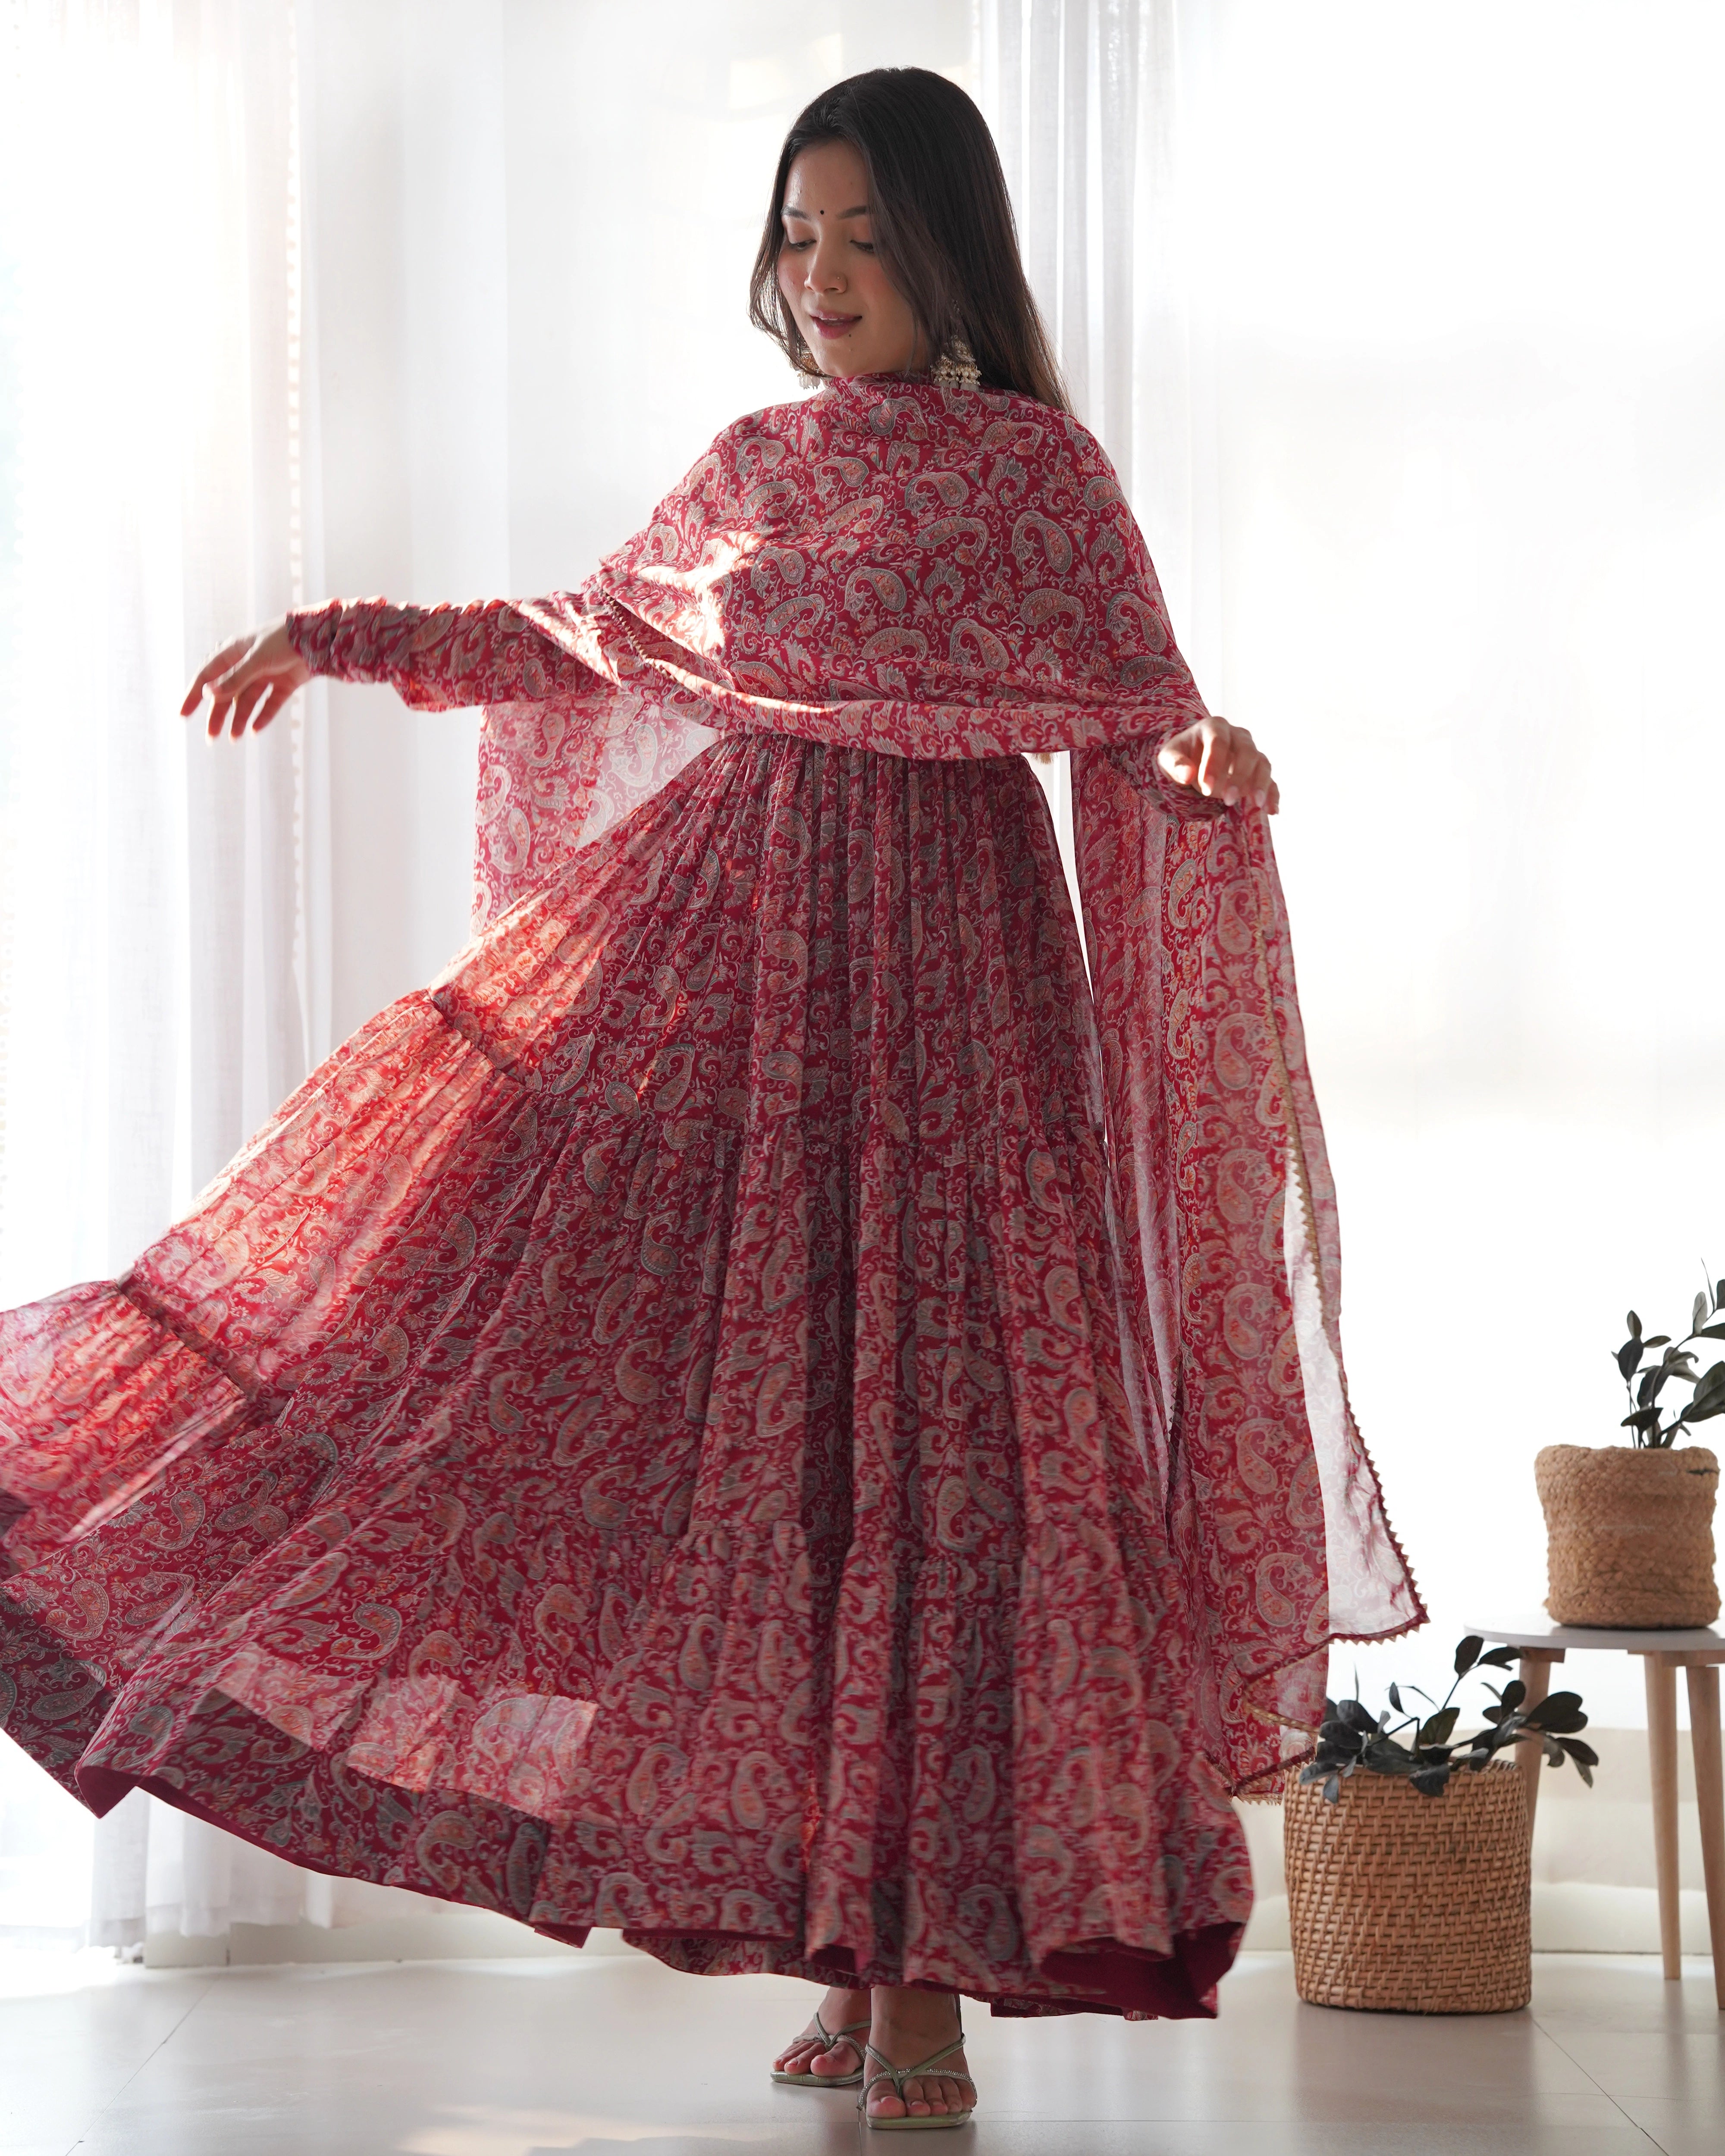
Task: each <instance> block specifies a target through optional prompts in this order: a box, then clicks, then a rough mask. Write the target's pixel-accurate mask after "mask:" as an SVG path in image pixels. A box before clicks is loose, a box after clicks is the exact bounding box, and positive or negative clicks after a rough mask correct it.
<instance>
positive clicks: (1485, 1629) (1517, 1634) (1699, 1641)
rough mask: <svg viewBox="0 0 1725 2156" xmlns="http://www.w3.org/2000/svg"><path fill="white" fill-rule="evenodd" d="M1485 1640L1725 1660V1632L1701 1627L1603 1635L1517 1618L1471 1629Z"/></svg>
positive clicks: (1558, 1648)
mask: <svg viewBox="0 0 1725 2156" xmlns="http://www.w3.org/2000/svg"><path fill="white" fill-rule="evenodd" d="M1466 1630H1468V1631H1470V1632H1476V1633H1478V1635H1480V1637H1481V1639H1482V1640H1497V1641H1501V1642H1502V1645H1505V1646H1507V1647H1548V1648H1549V1649H1551V1650H1553V1652H1554V1653H1555V1652H1560V1651H1562V1650H1567V1649H1571V1648H1573V1649H1574V1650H1576V1651H1577V1652H1578V1653H1579V1652H1580V1651H1582V1650H1584V1649H1588V1648H1604V1649H1607V1650H1609V1649H1611V1648H1616V1649H1618V1650H1620V1651H1623V1652H1626V1653H1629V1654H1631V1655H1702V1654H1707V1653H1709V1652H1712V1653H1717V1654H1718V1655H1721V1656H1725V1632H1720V1631H1715V1630H1711V1629H1709V1628H1708V1627H1707V1626H1700V1627H1698V1628H1697V1629H1696V1630H1693V1631H1688V1632H1603V1631H1594V1630H1590V1629H1589V1627H1587V1626H1585V1625H1553V1622H1552V1621H1551V1620H1550V1618H1549V1617H1543V1616H1540V1617H1514V1618H1511V1619H1508V1620H1503V1621H1500V1622H1499V1623H1497V1624H1496V1625H1478V1624H1473V1625H1468V1626H1467V1627H1466Z"/></svg>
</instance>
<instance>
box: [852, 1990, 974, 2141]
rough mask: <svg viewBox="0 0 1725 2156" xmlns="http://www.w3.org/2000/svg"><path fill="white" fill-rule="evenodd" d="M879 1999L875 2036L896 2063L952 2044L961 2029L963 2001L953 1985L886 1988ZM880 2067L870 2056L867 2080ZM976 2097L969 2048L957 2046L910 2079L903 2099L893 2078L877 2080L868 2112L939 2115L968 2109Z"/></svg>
mask: <svg viewBox="0 0 1725 2156" xmlns="http://www.w3.org/2000/svg"><path fill="white" fill-rule="evenodd" d="M873 1999H874V2017H873V2025H872V2026H871V2027H870V2030H869V2041H870V2044H872V2045H873V2046H874V2047H875V2050H876V2051H878V2052H879V2053H880V2056H881V2057H882V2058H884V2059H887V2060H890V2061H891V2063H892V2064H893V2065H894V2066H915V2065H916V2061H918V2060H919V2059H926V2058H927V2056H928V2055H929V2053H930V2052H931V2051H939V2050H940V2049H941V2047H942V2045H945V2044H950V2043H951V2042H952V2040H953V2039H954V2038H955V2037H956V2036H957V2034H958V2001H957V1999H956V1998H954V1996H953V1995H952V1993H951V1992H950V1991H917V1990H913V1989H909V1988H908V1987H906V1988H904V1989H893V1990H886V1989H881V1990H879V1991H876V1992H875V1993H874V1994H873ZM879 2072H880V2067H879V2066H878V2065H877V2064H876V2063H875V2061H874V2060H873V2059H870V2061H869V2063H868V2068H867V2072H866V2073H865V2076H864V2082H865V2086H866V2083H867V2079H868V2075H869V2074H878V2073H879ZM975 2101H976V2091H975V2089H974V2088H973V2087H972V2086H971V2083H970V2081H969V2078H968V2076H967V2075H966V2072H965V2057H964V2054H963V2051H954V2052H953V2054H952V2056H951V2057H950V2058H948V2059H942V2061H941V2062H940V2064H939V2066H937V2067H936V2068H935V2070H934V2071H933V2072H932V2073H927V2074H918V2075H916V2076H914V2077H913V2078H912V2079H911V2080H910V2081H907V2082H906V2083H905V2093H904V2097H903V2099H902V2100H901V2099H900V2097H899V2094H898V2092H897V2090H896V2089H895V2088H894V2087H893V2085H892V2083H891V2082H889V2081H882V2082H876V2084H875V2087H873V2088H871V2089H870V2090H869V2093H868V2112H869V2116H870V2118H902V2117H905V2115H906V2112H908V2113H909V2115H910V2116H911V2117H912V2118H927V2117H931V2116H933V2117H940V2116H942V2114H944V2113H945V2112H953V2111H968V2110H969V2109H970V2107H971V2106H972V2104H973V2103H974V2102H975Z"/></svg>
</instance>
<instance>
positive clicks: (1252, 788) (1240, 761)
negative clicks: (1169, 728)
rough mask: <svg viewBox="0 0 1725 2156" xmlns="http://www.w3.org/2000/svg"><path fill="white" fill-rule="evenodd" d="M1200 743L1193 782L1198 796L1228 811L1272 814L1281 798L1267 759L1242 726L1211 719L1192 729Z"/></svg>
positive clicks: (1224, 720)
mask: <svg viewBox="0 0 1725 2156" xmlns="http://www.w3.org/2000/svg"><path fill="white" fill-rule="evenodd" d="M1192 731H1195V732H1196V733H1197V734H1198V735H1199V737H1200V738H1201V740H1202V742H1203V750H1202V752H1201V754H1200V756H1199V764H1198V772H1197V777H1196V780H1195V782H1194V781H1188V782H1186V783H1196V785H1197V787H1198V789H1199V792H1200V793H1204V794H1207V795H1208V796H1209V798H1211V799H1212V800H1219V801H1224V802H1225V803H1227V804H1228V806H1229V807H1230V808H1261V809H1263V810H1265V811H1266V813H1267V814H1271V815H1274V814H1276V809H1277V808H1279V807H1280V806H1281V793H1280V792H1279V790H1278V788H1277V787H1276V781H1275V779H1274V778H1272V777H1271V770H1270V759H1269V757H1267V756H1266V755H1265V753H1264V752H1263V751H1262V750H1261V749H1260V747H1258V745H1257V743H1256V742H1255V741H1254V740H1253V739H1252V737H1251V736H1250V733H1248V732H1247V731H1246V729H1245V727H1244V726H1232V725H1230V723H1229V721H1227V720H1226V719H1211V720H1209V721H1208V722H1206V723H1204V724H1202V725H1200V726H1198V727H1196V728H1194V729H1193V730H1192Z"/></svg>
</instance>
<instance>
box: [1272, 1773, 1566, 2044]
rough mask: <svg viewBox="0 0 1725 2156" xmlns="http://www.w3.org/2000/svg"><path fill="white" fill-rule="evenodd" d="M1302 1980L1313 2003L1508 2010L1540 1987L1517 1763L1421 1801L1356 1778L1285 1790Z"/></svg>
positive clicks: (1395, 1783)
mask: <svg viewBox="0 0 1725 2156" xmlns="http://www.w3.org/2000/svg"><path fill="white" fill-rule="evenodd" d="M1282 1814H1283V1826H1284V1830H1285V1835H1284V1839H1285V1845H1286V1851H1287V1873H1288V1917H1289V1922H1290V1924H1291V1928H1292V1930H1293V1935H1294V1988H1295V1989H1296V1991H1297V1992H1298V1993H1299V1994H1300V1996H1301V1998H1302V1999H1305V2000H1307V2003H1308V2004H1309V2005H1313V2006H1353V2007H1364V2008H1368V2009H1371V2010H1375V2011H1377V2012H1378V2013H1384V2014H1508V2013H1512V2012H1513V2011H1514V2010H1515V2009H1516V2008H1517V2007H1518V2006H1525V2005H1527V2000H1528V1999H1529V1998H1530V1997H1531V1995H1532V1989H1533V1960H1532V1922H1531V1918H1530V1916H1529V1908H1530V1904H1531V1897H1532V1886H1531V1885H1530V1881H1529V1874H1528V1869H1527V1798H1526V1796H1525V1794H1523V1792H1522V1778H1521V1776H1520V1775H1519V1774H1517V1772H1516V1770H1515V1768H1513V1767H1511V1766H1491V1767H1486V1768H1482V1769H1481V1772H1480V1773H1478V1774H1474V1773H1472V1772H1471V1770H1468V1771H1464V1772H1462V1773H1461V1774H1454V1775H1452V1776H1451V1777H1450V1786H1449V1788H1448V1789H1445V1792H1444V1794H1442V1795H1441V1796H1440V1797H1422V1796H1421V1795H1420V1792H1419V1791H1418V1790H1417V1789H1410V1788H1409V1786H1408V1784H1407V1783H1405V1782H1404V1781H1399V1780H1395V1779H1392V1778H1391V1777H1390V1776H1389V1775H1386V1774H1365V1773H1356V1774H1352V1775H1350V1776H1349V1777H1348V1779H1347V1780H1346V1781H1344V1782H1343V1784H1342V1794H1341V1797H1340V1799H1339V1801H1338V1802H1337V1803H1336V1804H1326V1803H1325V1802H1324V1795H1323V1785H1322V1783H1316V1782H1315V1783H1312V1784H1309V1785H1308V1786H1307V1787H1306V1788H1303V1789H1302V1788H1301V1787H1300V1785H1299V1784H1298V1783H1297V1782H1296V1781H1295V1779H1293V1777H1292V1776H1290V1778H1289V1786H1288V1789H1287V1791H1286V1795H1285V1796H1284V1798H1283V1799H1282Z"/></svg>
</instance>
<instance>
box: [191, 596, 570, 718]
mask: <svg viewBox="0 0 1725 2156" xmlns="http://www.w3.org/2000/svg"><path fill="white" fill-rule="evenodd" d="M317 674H324V675H333V676H334V677H335V678H336V680H343V681H387V682H388V683H389V684H390V685H391V686H392V687H393V689H394V690H396V691H397V693H398V695H399V696H401V698H402V699H403V701H404V702H406V703H409V704H413V705H417V706H418V707H419V708H420V709H421V710H425V711H444V710H449V708H451V707H453V706H465V705H472V704H507V703H516V702H525V701H537V700H538V699H540V698H542V697H545V696H567V695H580V694H581V693H582V692H583V691H584V690H590V689H593V688H595V687H597V686H598V680H597V677H596V676H595V675H593V674H591V673H590V672H589V671H588V669H587V668H586V667H584V666H583V665H582V664H581V662H580V660H578V659H575V658H572V656H571V655H570V654H569V653H567V651H565V650H564V649H563V648H562V645H561V644H556V643H554V642H553V641H552V639H551V638H550V637H548V636H547V635H546V634H545V633H544V632H543V631H542V629H537V628H536V627H535V626H534V624H532V623H531V621H529V620H528V619H526V616H525V615H524V614H522V613H520V612H519V611H518V610H517V609H516V608H515V607H513V606H511V605H510V603H508V601H507V600H505V599H490V600H487V601H486V602H485V603H483V604H481V605H478V606H465V607H453V606H438V607H398V606H391V605H390V603H388V600H387V599H347V600H343V599H332V600H331V602H330V603H329V604H328V605H327V606H321V607H310V608H305V609H304V610H303V611H301V612H300V613H290V614H288V615H286V616H285V617H284V618H283V619H281V620H280V621H275V622H271V623H270V624H269V625H268V626H267V627H266V628H264V629H255V630H254V631H253V632H252V633H251V634H249V635H246V636H239V637H236V638H235V639H234V641H233V642H232V643H231V644H224V645H223V647H222V649H220V650H219V651H218V652H217V653H216V654H215V656H214V657H213V659H211V660H209V661H208V664H207V665H205V666H204V667H203V670H202V671H201V672H200V673H199V674H198V678H197V680H195V681H193V684H192V686H191V687H190V688H189V689H188V690H187V692H186V700H185V701H184V702H183V703H182V705H181V706H180V709H181V711H182V713H183V715H184V716H186V717H187V718H190V717H191V716H193V713H194V712H195V711H197V709H198V705H199V703H200V702H201V701H202V700H203V695H204V692H205V690H208V692H209V698H210V704H209V711H208V715H207V724H208V729H209V734H210V738H211V739H212V740H214V739H215V738H216V737H218V736H219V735H220V734H222V733H223V732H224V731H226V732H231V733H232V735H233V736H234V739H235V740H236V741H237V740H238V739H239V737H240V736H241V735H242V734H243V733H244V732H245V731H246V729H247V727H248V726H249V727H250V729H251V731H253V732H254V733H261V732H262V731H263V730H264V727H265V726H268V725H269V723H270V721H271V720H272V719H273V718H274V717H275V715H276V713H277V712H278V711H280V709H281V707H282V706H283V705H284V704H285V703H286V701H287V700H288V698H289V697H290V696H292V695H293V693H294V691H295V690H296V689H299V688H301V687H303V686H304V685H305V683H306V682H307V681H309V680H311V678H312V676H313V675H317Z"/></svg>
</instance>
